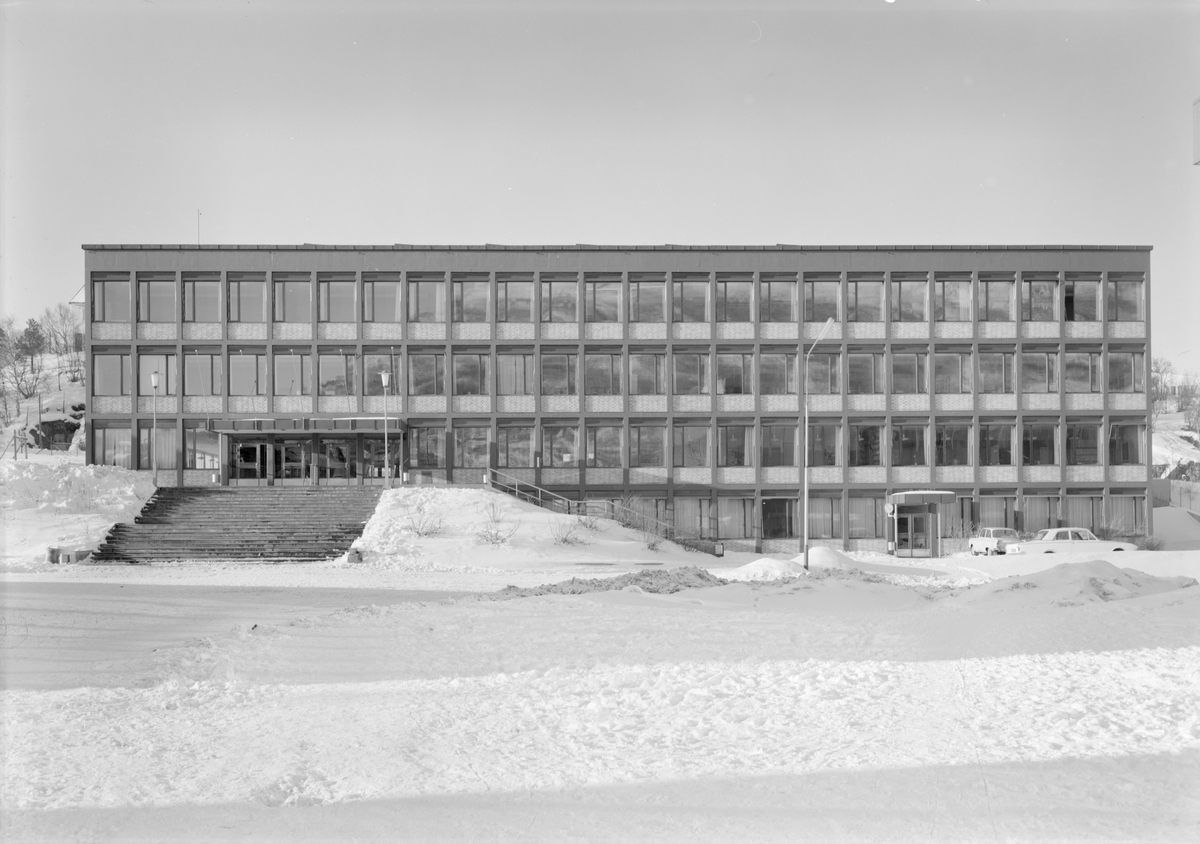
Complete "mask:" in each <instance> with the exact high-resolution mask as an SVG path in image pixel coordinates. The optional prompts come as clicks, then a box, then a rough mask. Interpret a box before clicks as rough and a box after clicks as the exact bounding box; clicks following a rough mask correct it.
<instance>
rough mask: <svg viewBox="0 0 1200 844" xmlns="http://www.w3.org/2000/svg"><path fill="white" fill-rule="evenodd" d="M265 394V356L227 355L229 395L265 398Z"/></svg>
mask: <svg viewBox="0 0 1200 844" xmlns="http://www.w3.org/2000/svg"><path fill="white" fill-rule="evenodd" d="M266 394H267V356H266V355H265V354H247V353H231V354H230V355H229V395H231V396H265V395H266Z"/></svg>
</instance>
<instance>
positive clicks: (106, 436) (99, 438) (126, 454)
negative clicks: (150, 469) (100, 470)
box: [92, 428, 133, 469]
mask: <svg viewBox="0 0 1200 844" xmlns="http://www.w3.org/2000/svg"><path fill="white" fill-rule="evenodd" d="M131 445H132V443H131V438H130V431H129V429H128V428H94V429H92V460H94V461H95V462H96V463H99V464H102V465H104V466H120V467H121V468H122V469H132V468H133V450H132V448H131Z"/></svg>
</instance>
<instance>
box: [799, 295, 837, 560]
mask: <svg viewBox="0 0 1200 844" xmlns="http://www.w3.org/2000/svg"><path fill="white" fill-rule="evenodd" d="M831 328H833V317H830V318H829V319H827V320H825V327H824V328H822V329H821V333H820V334H818V335H817V339H816V340H813V342H812V345H811V346H809V347H808V354H806V355H805V356H804V448H803V450H802V451H801V453H800V466H801V470H800V471H802V472H803V473H804V488H803V491H802V492H801V495H802V496H803V497H804V540H803V545H801V546H800V547H801V550H802V551H803V552H804V570H805V571H808V359H809V358H810V357H812V353H813V350H814V349H816V348H817V344H818V343H820V342H821V341H822V340H824V339H825V335H826V334H828V333H829V329H831Z"/></svg>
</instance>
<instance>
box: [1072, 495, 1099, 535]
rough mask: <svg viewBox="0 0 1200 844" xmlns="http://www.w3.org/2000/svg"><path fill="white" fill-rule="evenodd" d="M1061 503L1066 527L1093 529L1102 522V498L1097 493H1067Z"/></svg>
mask: <svg viewBox="0 0 1200 844" xmlns="http://www.w3.org/2000/svg"><path fill="white" fill-rule="evenodd" d="M1063 504H1064V508H1063V509H1064V513H1063V515H1064V517H1065V518H1066V524H1067V527H1081V528H1087V529H1088V530H1095V529H1096V527H1097V525H1101V524H1103V523H1104V499H1103V497H1101V496H1099V495H1068V496H1067V497H1066V499H1065V500H1064V502H1063Z"/></svg>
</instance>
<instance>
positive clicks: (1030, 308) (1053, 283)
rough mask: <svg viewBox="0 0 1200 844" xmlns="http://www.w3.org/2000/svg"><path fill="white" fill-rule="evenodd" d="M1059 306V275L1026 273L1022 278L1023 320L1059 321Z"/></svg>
mask: <svg viewBox="0 0 1200 844" xmlns="http://www.w3.org/2000/svg"><path fill="white" fill-rule="evenodd" d="M1057 304H1058V274H1057V273H1024V274H1023V275H1022V276H1021V319H1023V320H1025V321H1027V322H1028V321H1034V322H1053V321H1055V320H1057V319H1058V307H1057Z"/></svg>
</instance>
